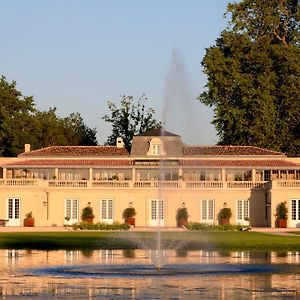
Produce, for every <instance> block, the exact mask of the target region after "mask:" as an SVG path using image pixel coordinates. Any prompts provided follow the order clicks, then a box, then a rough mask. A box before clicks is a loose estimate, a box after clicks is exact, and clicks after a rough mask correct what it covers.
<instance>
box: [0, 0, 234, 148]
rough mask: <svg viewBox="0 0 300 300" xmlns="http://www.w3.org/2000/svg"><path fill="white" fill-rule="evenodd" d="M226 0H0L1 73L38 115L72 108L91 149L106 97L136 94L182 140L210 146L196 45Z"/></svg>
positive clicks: (105, 131)
mask: <svg viewBox="0 0 300 300" xmlns="http://www.w3.org/2000/svg"><path fill="white" fill-rule="evenodd" d="M229 2H230V1H229V0H151V1H150V0H148V1H146V0H43V1H42V0H9V1H8V0H0V4H1V18H0V28H1V47H0V74H1V75H4V76H6V77H7V79H8V80H9V81H11V80H16V82H17V84H18V89H19V90H20V91H21V92H22V93H23V95H26V96H30V95H33V96H34V100H35V103H36V105H37V108H38V109H40V110H48V108H49V107H57V111H58V114H59V115H60V116H67V115H69V114H70V113H72V112H80V113H81V115H82V117H83V118H84V121H85V122H86V123H87V124H88V125H89V126H90V127H96V128H97V130H98V141H99V143H100V144H103V143H104V141H105V140H106V137H107V136H108V135H109V134H110V127H109V126H108V125H107V124H105V122H104V121H103V120H102V117H103V116H104V115H105V114H106V113H108V110H107V101H108V100H111V101H113V102H115V103H118V102H119V100H120V95H132V96H134V97H136V98H137V97H139V96H140V95H141V94H142V93H146V95H147V97H148V98H149V100H148V106H150V107H153V108H154V109H155V111H156V116H157V118H158V119H160V120H162V121H163V122H164V123H165V127H166V129H167V130H169V131H171V132H174V133H177V134H179V135H181V136H182V140H183V141H184V142H186V143H188V144H199V145H209V144H215V143H216V142H217V136H216V132H215V129H214V127H213V125H211V124H210V122H211V121H212V117H213V112H212V110H211V109H210V108H207V107H205V106H204V105H202V104H200V103H199V102H198V101H197V100H196V97H197V96H198V95H199V94H200V93H201V92H202V91H203V88H204V85H205V83H206V78H205V75H204V74H203V72H202V68H201V65H200V63H201V60H202V58H203V56H204V54H205V48H207V47H210V46H212V45H213V44H214V42H215V40H216V38H217V37H218V36H219V34H220V33H221V31H222V30H223V29H225V27H226V25H227V21H226V20H225V19H224V18H223V14H224V12H225V10H226V6H227V4H228V3H229ZM178 65H179V66H180V67H179V68H178Z"/></svg>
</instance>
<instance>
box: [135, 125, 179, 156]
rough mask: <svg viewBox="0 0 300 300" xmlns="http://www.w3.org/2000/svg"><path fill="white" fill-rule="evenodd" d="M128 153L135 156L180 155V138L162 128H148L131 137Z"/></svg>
mask: <svg viewBox="0 0 300 300" xmlns="http://www.w3.org/2000/svg"><path fill="white" fill-rule="evenodd" d="M130 155H131V156H135V157H137V156H139V157H157V156H168V157H182V156H183V153H182V143H181V138H180V136H179V135H177V134H174V133H171V132H168V131H165V130H164V129H163V128H155V129H150V130H148V131H146V132H143V133H140V134H138V135H136V136H134V137H133V139H132V148H131V153H130Z"/></svg>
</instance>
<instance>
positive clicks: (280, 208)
mask: <svg viewBox="0 0 300 300" xmlns="http://www.w3.org/2000/svg"><path fill="white" fill-rule="evenodd" d="M275 217H276V223H277V224H276V225H277V227H279V228H286V227H287V218H288V209H287V207H286V202H280V203H279V204H278V205H277V206H276V213H275Z"/></svg>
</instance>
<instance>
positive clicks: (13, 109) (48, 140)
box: [0, 76, 97, 156]
mask: <svg viewBox="0 0 300 300" xmlns="http://www.w3.org/2000/svg"><path fill="white" fill-rule="evenodd" d="M26 143H30V144H31V145H32V148H33V149H37V148H41V147H46V146H52V145H86V146H90V145H97V140H96V129H95V128H89V127H88V126H87V125H86V124H85V123H84V121H83V119H82V117H81V115H80V114H79V113H73V114H71V115H70V116H68V117H65V118H60V117H58V116H57V114H56V109H55V108H50V109H49V111H38V110H37V109H36V108H35V104H34V100H33V98H32V97H25V96H23V95H22V93H21V92H20V91H18V90H17V87H16V82H15V81H12V82H11V83H9V82H7V80H6V78H5V77H4V76H2V77H1V78H0V156H16V155H18V154H19V153H21V152H22V151H23V149H24V144H26Z"/></svg>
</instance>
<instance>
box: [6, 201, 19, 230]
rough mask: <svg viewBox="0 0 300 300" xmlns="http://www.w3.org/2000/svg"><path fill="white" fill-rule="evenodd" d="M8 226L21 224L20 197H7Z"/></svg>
mask: <svg viewBox="0 0 300 300" xmlns="http://www.w3.org/2000/svg"><path fill="white" fill-rule="evenodd" d="M7 219H8V223H7V226H20V225H21V220H20V198H9V199H7Z"/></svg>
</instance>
